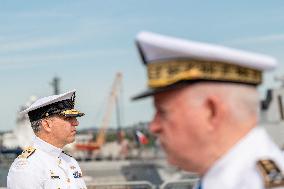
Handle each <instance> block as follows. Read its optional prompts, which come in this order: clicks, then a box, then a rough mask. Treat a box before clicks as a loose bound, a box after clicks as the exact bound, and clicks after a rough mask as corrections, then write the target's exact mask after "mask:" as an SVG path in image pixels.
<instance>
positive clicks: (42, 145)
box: [34, 137, 62, 157]
mask: <svg viewBox="0 0 284 189" xmlns="http://www.w3.org/2000/svg"><path fill="white" fill-rule="evenodd" d="M34 146H35V147H36V148H37V149H40V150H42V151H44V152H46V153H48V154H50V155H52V156H55V157H59V155H60V154H61V152H62V149H61V148H57V147H55V146H53V145H51V144H49V143H47V142H45V141H44V140H42V139H40V138H39V137H35V140H34Z"/></svg>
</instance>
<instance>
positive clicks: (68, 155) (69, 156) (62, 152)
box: [62, 151, 72, 157]
mask: <svg viewBox="0 0 284 189" xmlns="http://www.w3.org/2000/svg"><path fill="white" fill-rule="evenodd" d="M62 153H63V154H65V155H67V156H69V157H72V156H71V155H69V154H67V153H66V152H64V151H62Z"/></svg>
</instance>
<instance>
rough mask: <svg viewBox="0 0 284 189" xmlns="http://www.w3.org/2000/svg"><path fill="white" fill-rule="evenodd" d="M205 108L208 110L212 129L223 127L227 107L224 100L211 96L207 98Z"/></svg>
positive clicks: (208, 119)
mask: <svg viewBox="0 0 284 189" xmlns="http://www.w3.org/2000/svg"><path fill="white" fill-rule="evenodd" d="M205 106H206V108H207V112H208V113H207V121H208V122H209V124H210V125H211V127H212V129H216V128H217V127H218V126H219V125H221V122H222V120H223V119H224V118H225V115H226V114H225V111H226V107H225V104H224V102H223V100H222V99H221V98H220V97H219V96H216V95H210V96H208V97H207V98H206V101H205Z"/></svg>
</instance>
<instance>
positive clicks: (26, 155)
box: [18, 147, 36, 159]
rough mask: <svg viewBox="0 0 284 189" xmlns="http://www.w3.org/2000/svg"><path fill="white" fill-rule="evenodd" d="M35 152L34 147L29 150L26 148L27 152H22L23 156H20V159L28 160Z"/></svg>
mask: <svg viewBox="0 0 284 189" xmlns="http://www.w3.org/2000/svg"><path fill="white" fill-rule="evenodd" d="M35 151H36V149H35V148H33V147H27V148H25V150H24V151H23V152H22V154H21V155H19V156H18V158H24V159H27V158H28V157H30V156H31V155H32V154H33V153H34V152H35Z"/></svg>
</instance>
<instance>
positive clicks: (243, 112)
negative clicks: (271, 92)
mask: <svg viewBox="0 0 284 189" xmlns="http://www.w3.org/2000/svg"><path fill="white" fill-rule="evenodd" d="M195 89H196V90H195V92H197V93H198V97H197V99H196V103H202V101H203V99H204V98H206V96H207V95H209V94H215V95H218V96H219V97H221V98H222V100H223V102H226V103H227V104H228V106H229V107H230V111H231V117H232V118H233V119H235V120H244V119H247V118H248V117H251V116H257V114H258V106H259V96H258V93H257V90H256V88H255V87H253V86H248V85H242V84H232V83H230V84H226V83H211V82H208V83H206V82H204V83H202V85H198V84H197V85H196V86H195Z"/></svg>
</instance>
